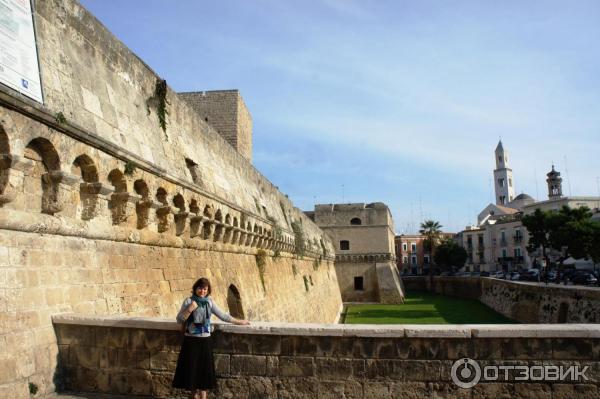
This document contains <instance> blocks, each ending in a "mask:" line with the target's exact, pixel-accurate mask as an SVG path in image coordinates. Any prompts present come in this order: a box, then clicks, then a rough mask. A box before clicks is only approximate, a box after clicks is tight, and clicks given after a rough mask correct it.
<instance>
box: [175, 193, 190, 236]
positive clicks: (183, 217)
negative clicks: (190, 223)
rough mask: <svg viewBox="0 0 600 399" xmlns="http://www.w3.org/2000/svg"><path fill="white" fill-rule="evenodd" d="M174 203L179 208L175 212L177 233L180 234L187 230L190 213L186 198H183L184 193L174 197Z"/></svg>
mask: <svg viewBox="0 0 600 399" xmlns="http://www.w3.org/2000/svg"><path fill="white" fill-rule="evenodd" d="M173 205H175V207H176V208H177V213H176V214H175V234H177V235H178V236H179V235H181V234H183V232H184V230H185V224H186V221H187V215H188V213H187V212H186V210H185V199H183V195H181V194H177V195H176V196H175V197H173Z"/></svg>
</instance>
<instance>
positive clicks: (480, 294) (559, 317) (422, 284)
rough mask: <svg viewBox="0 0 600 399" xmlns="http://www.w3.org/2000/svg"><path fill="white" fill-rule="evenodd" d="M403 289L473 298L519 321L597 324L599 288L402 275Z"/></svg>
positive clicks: (599, 316) (599, 308) (475, 278)
mask: <svg viewBox="0 0 600 399" xmlns="http://www.w3.org/2000/svg"><path fill="white" fill-rule="evenodd" d="M402 280H403V282H404V287H405V288H406V289H407V290H409V291H410V290H428V291H433V292H435V293H438V294H441V295H447V296H455V297H459V298H469V299H477V300H479V301H481V302H482V303H484V304H485V305H487V306H489V307H490V308H492V309H494V310H495V311H496V312H498V313H501V314H503V315H504V316H506V317H508V318H510V319H512V320H516V321H518V322H521V323H598V322H600V291H598V289H596V288H587V287H580V286H566V287H561V286H557V285H551V286H544V285H538V284H537V283H527V282H519V281H506V280H499V279H495V278H487V277H481V278H479V277H439V276H436V277H434V278H433V288H432V287H431V284H430V282H429V278H428V277H425V276H424V277H403V279H402Z"/></svg>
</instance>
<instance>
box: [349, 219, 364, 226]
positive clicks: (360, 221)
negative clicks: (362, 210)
mask: <svg viewBox="0 0 600 399" xmlns="http://www.w3.org/2000/svg"><path fill="white" fill-rule="evenodd" d="M350 224H351V225H353V226H360V225H361V224H362V220H360V219H359V218H352V220H350Z"/></svg>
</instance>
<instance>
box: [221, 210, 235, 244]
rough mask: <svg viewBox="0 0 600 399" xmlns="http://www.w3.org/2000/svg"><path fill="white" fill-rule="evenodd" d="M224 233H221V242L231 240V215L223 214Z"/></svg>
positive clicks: (226, 242)
mask: <svg viewBox="0 0 600 399" xmlns="http://www.w3.org/2000/svg"><path fill="white" fill-rule="evenodd" d="M224 228H225V233H224V234H223V242H224V243H225V244H228V243H229V242H230V240H231V235H232V233H233V226H232V225H231V215H230V214H227V215H225V226H224Z"/></svg>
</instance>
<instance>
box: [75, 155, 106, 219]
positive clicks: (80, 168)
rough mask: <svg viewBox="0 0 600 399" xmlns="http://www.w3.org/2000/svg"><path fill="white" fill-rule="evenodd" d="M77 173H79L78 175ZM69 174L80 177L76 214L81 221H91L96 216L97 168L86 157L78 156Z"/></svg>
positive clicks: (98, 189) (98, 187) (98, 186)
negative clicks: (81, 181)
mask: <svg viewBox="0 0 600 399" xmlns="http://www.w3.org/2000/svg"><path fill="white" fill-rule="evenodd" d="M78 172H79V173H78ZM71 173H73V174H74V175H80V176H81V179H82V180H83V183H81V184H80V185H79V204H78V207H77V214H78V215H79V216H80V217H81V219H83V220H91V219H93V218H94V217H95V216H96V215H97V214H98V193H99V192H100V184H99V183H98V168H96V164H95V163H94V161H93V160H92V158H90V157H89V156H88V155H86V154H83V155H79V156H78V157H77V158H75V160H74V161H73V164H72V165H71Z"/></svg>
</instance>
